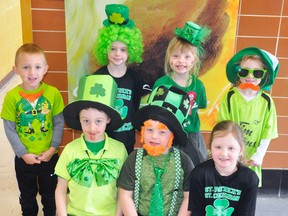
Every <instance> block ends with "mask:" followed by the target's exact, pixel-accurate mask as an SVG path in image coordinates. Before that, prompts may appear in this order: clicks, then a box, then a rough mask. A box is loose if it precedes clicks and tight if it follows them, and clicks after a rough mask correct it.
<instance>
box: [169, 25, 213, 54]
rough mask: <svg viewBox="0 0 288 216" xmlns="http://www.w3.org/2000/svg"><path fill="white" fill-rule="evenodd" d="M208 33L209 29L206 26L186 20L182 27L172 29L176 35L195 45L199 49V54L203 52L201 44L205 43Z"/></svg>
mask: <svg viewBox="0 0 288 216" xmlns="http://www.w3.org/2000/svg"><path fill="white" fill-rule="evenodd" d="M210 33H211V30H210V29H209V28H207V27H206V26H204V27H201V26H200V25H198V24H196V23H194V22H191V21H190V22H186V23H185V26H184V28H183V29H181V28H176V29H175V30H174V34H175V35H176V36H178V37H180V38H182V39H184V40H186V41H188V42H189V43H190V44H192V45H194V46H196V47H197V48H198V49H199V51H200V54H201V55H202V54H203V53H204V49H203V47H202V44H203V43H205V41H206V40H207V39H208V38H209V35H210Z"/></svg>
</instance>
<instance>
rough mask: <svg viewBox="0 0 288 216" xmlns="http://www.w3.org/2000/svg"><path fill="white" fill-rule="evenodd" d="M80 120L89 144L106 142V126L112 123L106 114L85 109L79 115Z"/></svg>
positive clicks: (92, 109)
mask: <svg viewBox="0 0 288 216" xmlns="http://www.w3.org/2000/svg"><path fill="white" fill-rule="evenodd" d="M79 119H80V123H81V127H82V131H83V133H84V137H85V140H87V141H88V142H100V141H102V140H104V133H105V130H106V125H107V124H109V122H110V118H109V117H108V116H107V114H106V113H104V112H102V111H100V110H97V109H94V108H89V109H83V110H81V111H80V113H79Z"/></svg>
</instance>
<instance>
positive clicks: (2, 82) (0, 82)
mask: <svg viewBox="0 0 288 216" xmlns="http://www.w3.org/2000/svg"><path fill="white" fill-rule="evenodd" d="M15 75H16V74H15V72H14V71H10V72H9V73H8V74H7V75H6V76H5V77H4V78H3V79H2V80H0V91H2V90H3V88H4V87H5V86H6V85H7V84H8V83H9V81H10V80H11V79H12V77H14V76H15Z"/></svg>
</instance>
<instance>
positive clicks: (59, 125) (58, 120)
mask: <svg viewBox="0 0 288 216" xmlns="http://www.w3.org/2000/svg"><path fill="white" fill-rule="evenodd" d="M63 130H64V117H63V113H62V112H61V113H59V114H58V115H56V116H54V117H53V135H52V141H51V145H50V148H49V149H48V150H46V151H44V152H42V153H41V154H40V155H39V157H38V159H39V160H40V161H44V162H47V161H50V159H51V158H52V156H53V155H54V154H55V153H56V151H57V149H58V147H59V145H60V143H61V141H62V135H63Z"/></svg>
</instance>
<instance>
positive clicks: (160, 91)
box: [155, 88, 164, 96]
mask: <svg viewBox="0 0 288 216" xmlns="http://www.w3.org/2000/svg"><path fill="white" fill-rule="evenodd" d="M155 94H156V95H157V96H161V95H163V94H164V89H163V88H158V90H157V92H156V93H155Z"/></svg>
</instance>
